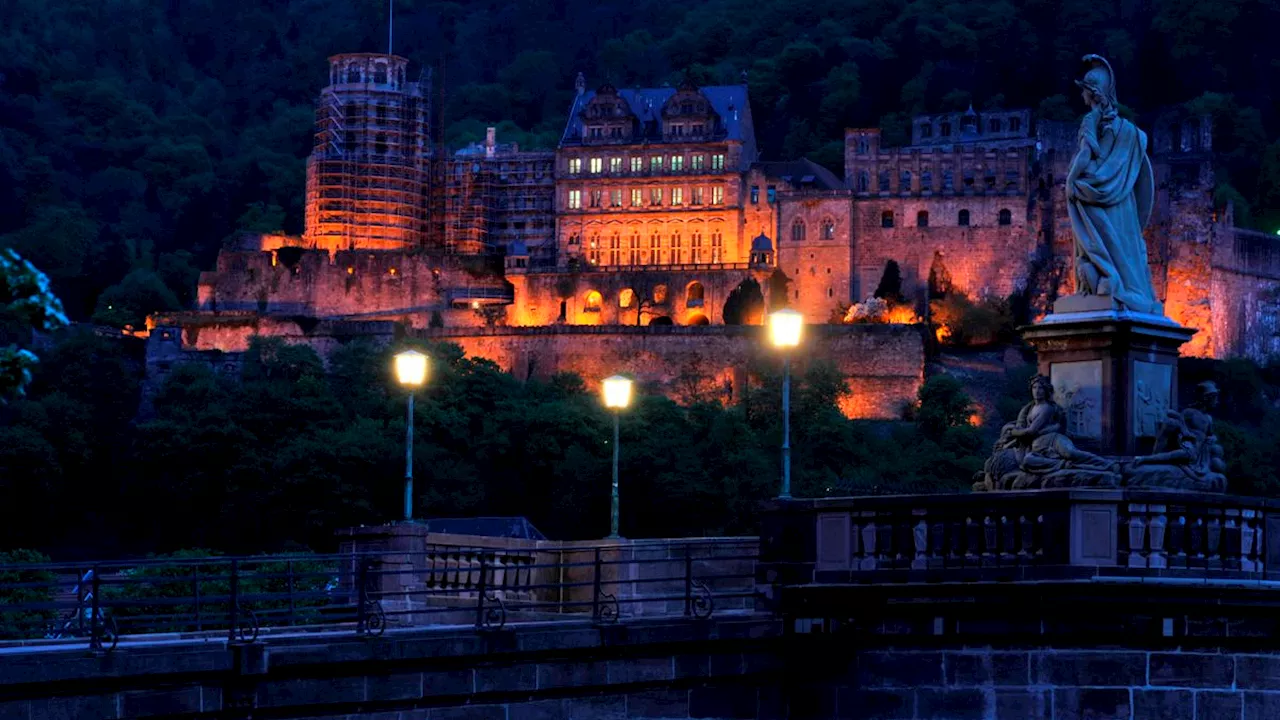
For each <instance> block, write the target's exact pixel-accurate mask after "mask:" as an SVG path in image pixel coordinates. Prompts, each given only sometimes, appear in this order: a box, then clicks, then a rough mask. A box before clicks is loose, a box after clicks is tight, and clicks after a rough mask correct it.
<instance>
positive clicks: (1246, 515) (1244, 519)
mask: <svg viewBox="0 0 1280 720" xmlns="http://www.w3.org/2000/svg"><path fill="white" fill-rule="evenodd" d="M1257 527H1258V513H1257V511H1255V510H1241V511H1240V569H1241V570H1244V571H1245V572H1257V571H1258V545H1257V543H1256V542H1255V540H1256V539H1257V536H1256V532H1257Z"/></svg>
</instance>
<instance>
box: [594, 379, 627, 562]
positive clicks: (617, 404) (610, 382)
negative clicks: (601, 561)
mask: <svg viewBox="0 0 1280 720" xmlns="http://www.w3.org/2000/svg"><path fill="white" fill-rule="evenodd" d="M601 384H602V385H603V387H604V406H605V407H607V408H609V409H610V410H612V411H613V490H612V492H611V494H610V496H609V538H610V539H613V540H616V539H618V538H619V537H621V536H620V535H618V423H619V420H618V418H619V417H620V416H621V414H622V411H623V410H625V409H626V407H627V405H630V404H631V378H627V377H623V376H621V375H614V376H612V377H607V378H605V379H604V382H603V383H601Z"/></svg>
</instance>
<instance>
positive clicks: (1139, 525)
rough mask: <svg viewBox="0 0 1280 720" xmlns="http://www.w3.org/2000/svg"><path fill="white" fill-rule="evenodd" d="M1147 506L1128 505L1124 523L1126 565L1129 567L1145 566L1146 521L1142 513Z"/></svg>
mask: <svg viewBox="0 0 1280 720" xmlns="http://www.w3.org/2000/svg"><path fill="white" fill-rule="evenodd" d="M1146 509H1147V507H1146V506H1145V505H1130V506H1129V512H1130V515H1129V520H1128V522H1126V523H1125V526H1126V528H1127V529H1128V535H1127V539H1128V550H1129V552H1128V555H1129V557H1128V565H1129V567H1131V568H1142V567H1146V566H1147V560H1146V558H1145V557H1143V552H1142V551H1143V549H1144V548H1145V547H1146V539H1147V523H1146V518H1145V517H1143V514H1142V513H1145V511H1146ZM1122 552H1123V551H1122Z"/></svg>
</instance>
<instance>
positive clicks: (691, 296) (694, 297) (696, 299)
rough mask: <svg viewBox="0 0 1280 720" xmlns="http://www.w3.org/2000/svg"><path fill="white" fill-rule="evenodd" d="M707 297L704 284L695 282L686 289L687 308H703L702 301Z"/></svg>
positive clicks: (685, 303) (685, 304)
mask: <svg viewBox="0 0 1280 720" xmlns="http://www.w3.org/2000/svg"><path fill="white" fill-rule="evenodd" d="M705 296H706V290H705V289H703V287H702V283H700V282H698V281H697V280H694V281H693V282H691V283H689V287H687V288H685V291H684V297H685V302H684V306H685V307H702V301H703V299H704V298H705Z"/></svg>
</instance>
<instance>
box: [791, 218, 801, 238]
mask: <svg viewBox="0 0 1280 720" xmlns="http://www.w3.org/2000/svg"><path fill="white" fill-rule="evenodd" d="M791 241H792V242H804V221H803V220H796V221H795V222H793V223H791Z"/></svg>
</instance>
